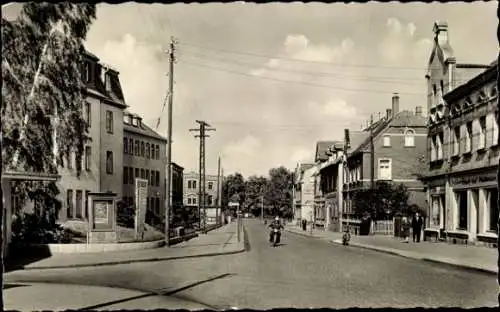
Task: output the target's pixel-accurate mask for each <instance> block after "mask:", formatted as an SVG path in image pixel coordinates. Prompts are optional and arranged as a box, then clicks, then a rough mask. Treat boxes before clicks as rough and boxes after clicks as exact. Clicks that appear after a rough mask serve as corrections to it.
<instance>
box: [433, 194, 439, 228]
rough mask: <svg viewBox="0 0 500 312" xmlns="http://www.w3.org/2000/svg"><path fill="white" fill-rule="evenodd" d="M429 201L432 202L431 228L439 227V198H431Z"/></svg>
mask: <svg viewBox="0 0 500 312" xmlns="http://www.w3.org/2000/svg"><path fill="white" fill-rule="evenodd" d="M431 201H432V206H431V208H432V215H431V226H433V227H439V226H440V225H441V224H440V222H439V211H440V205H439V204H440V203H439V201H440V198H439V196H432V198H431Z"/></svg>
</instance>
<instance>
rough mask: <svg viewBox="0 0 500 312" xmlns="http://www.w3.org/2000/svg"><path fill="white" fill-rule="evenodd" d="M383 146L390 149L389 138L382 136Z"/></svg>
mask: <svg viewBox="0 0 500 312" xmlns="http://www.w3.org/2000/svg"><path fill="white" fill-rule="evenodd" d="M383 145H384V147H390V146H391V137H390V136H389V135H384V138H383Z"/></svg>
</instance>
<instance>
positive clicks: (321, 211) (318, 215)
mask: <svg viewBox="0 0 500 312" xmlns="http://www.w3.org/2000/svg"><path fill="white" fill-rule="evenodd" d="M335 143H337V141H319V142H317V143H316V153H315V156H314V162H315V167H314V168H315V170H314V172H313V179H314V186H313V190H314V212H313V219H314V225H315V226H319V227H324V228H327V227H328V225H329V222H330V221H329V220H330V216H329V215H328V213H329V212H330V211H329V210H328V211H327V210H325V197H324V195H325V194H324V193H323V190H322V188H321V175H320V174H319V169H320V168H321V166H322V164H323V163H325V162H327V161H328V159H329V157H330V156H329V149H330V147H331V146H333V145H335Z"/></svg>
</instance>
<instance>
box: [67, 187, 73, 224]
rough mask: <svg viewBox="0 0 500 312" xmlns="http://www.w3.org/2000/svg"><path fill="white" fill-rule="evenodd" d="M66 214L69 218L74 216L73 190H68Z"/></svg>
mask: <svg viewBox="0 0 500 312" xmlns="http://www.w3.org/2000/svg"><path fill="white" fill-rule="evenodd" d="M66 216H67V217H68V219H72V218H73V190H67V191H66Z"/></svg>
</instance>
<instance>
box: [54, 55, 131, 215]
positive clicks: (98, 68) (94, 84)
mask: <svg viewBox="0 0 500 312" xmlns="http://www.w3.org/2000/svg"><path fill="white" fill-rule="evenodd" d="M118 76H119V73H118V72H117V71H116V70H113V69H111V68H109V67H108V66H106V65H103V64H102V63H100V62H99V58H98V57H96V56H95V55H93V54H92V53H90V52H85V53H84V54H83V64H82V79H83V81H84V82H85V83H86V85H87V89H86V91H87V103H86V105H85V107H84V108H83V112H84V114H85V120H86V121H87V123H88V124H89V129H88V130H89V133H88V135H89V136H90V138H91V140H90V141H89V142H88V143H87V144H86V145H85V147H84V155H83V160H82V162H83V164H82V173H81V176H80V177H77V176H76V169H75V166H76V159H75V155H74V153H71V155H69V156H68V157H67V159H65V165H64V168H62V167H61V168H59V173H60V175H61V179H60V180H59V182H57V186H58V188H59V191H60V195H59V198H58V199H59V200H61V202H62V207H61V209H60V211H59V219H60V220H68V219H85V218H86V217H87V215H86V212H87V210H86V209H85V207H86V205H87V195H86V194H88V193H89V192H108V191H109V192H113V193H116V194H117V196H118V197H121V196H122V181H123V176H122V174H123V173H122V170H121V169H122V167H123V165H122V161H123V141H122V138H123V122H122V120H123V112H124V110H125V109H126V108H127V105H126V104H125V100H124V97H123V93H122V89H121V85H120V80H119V77H118Z"/></svg>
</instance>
